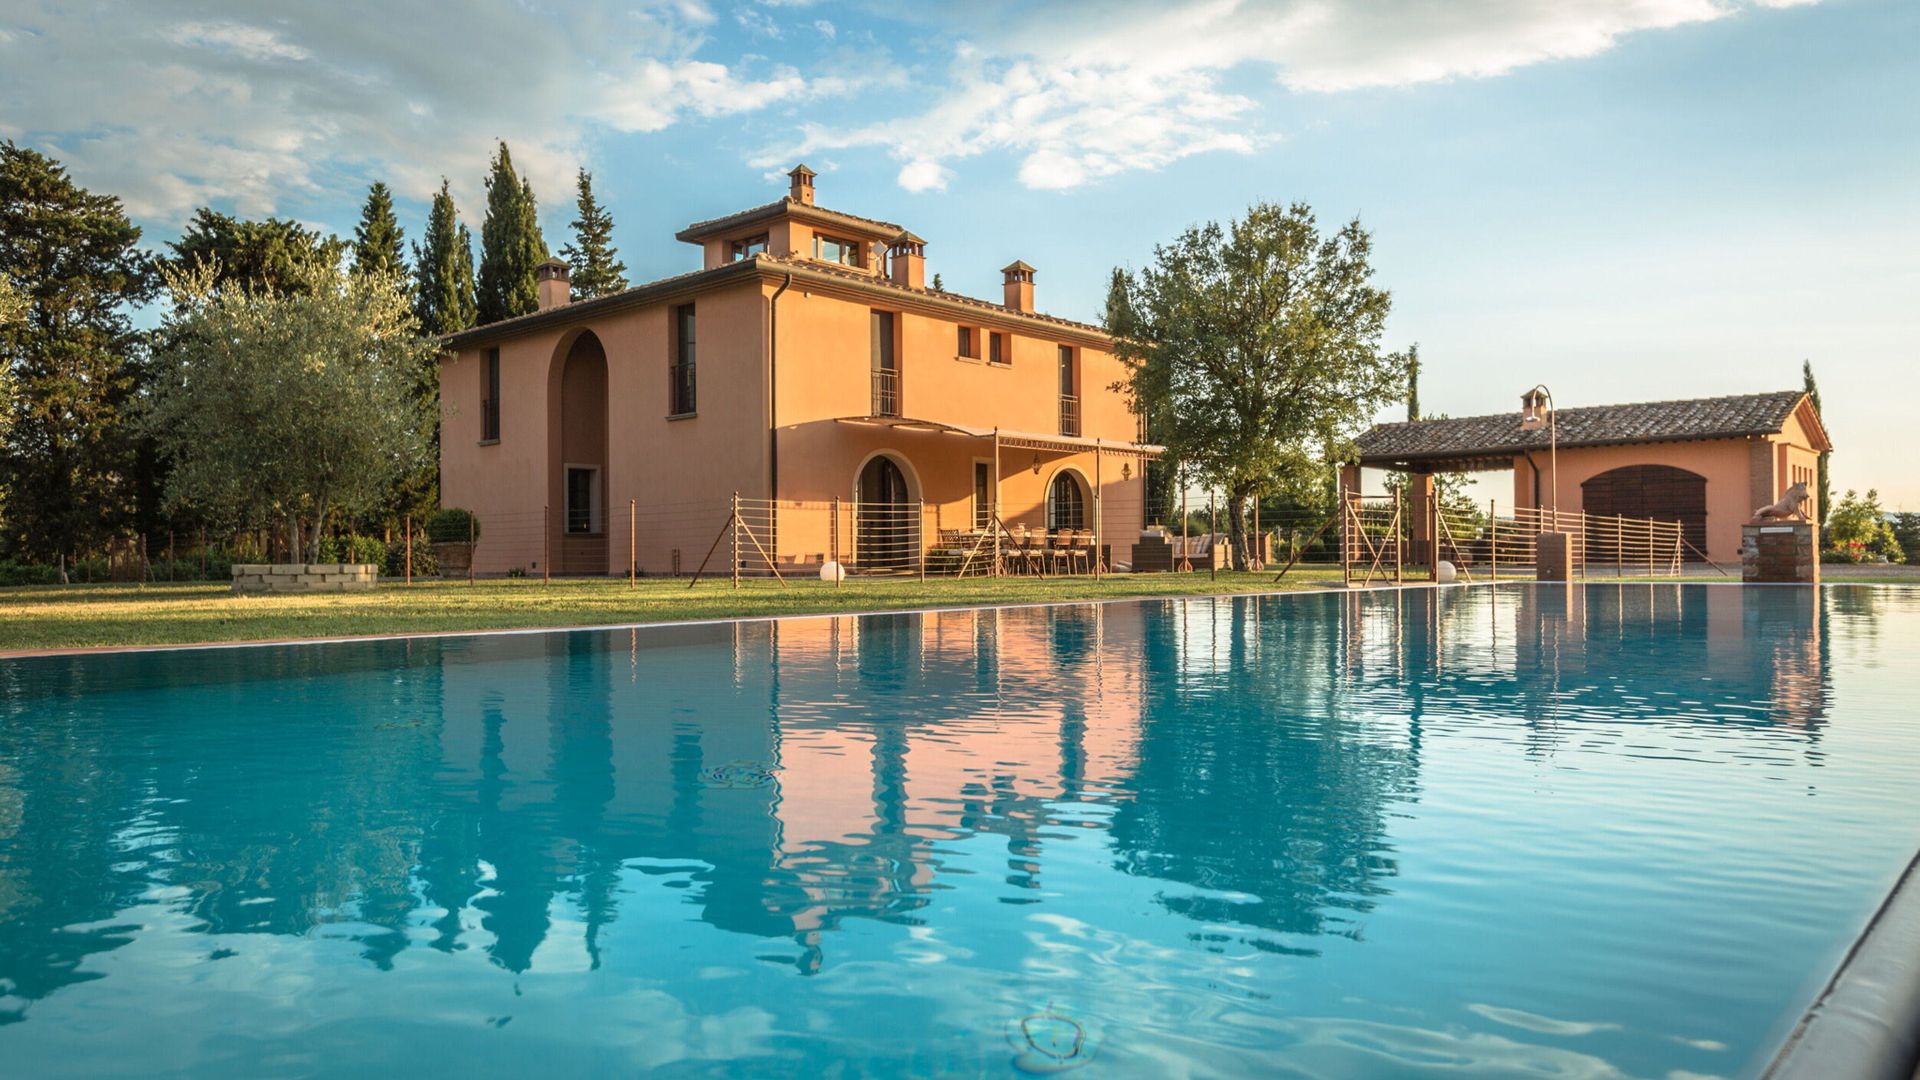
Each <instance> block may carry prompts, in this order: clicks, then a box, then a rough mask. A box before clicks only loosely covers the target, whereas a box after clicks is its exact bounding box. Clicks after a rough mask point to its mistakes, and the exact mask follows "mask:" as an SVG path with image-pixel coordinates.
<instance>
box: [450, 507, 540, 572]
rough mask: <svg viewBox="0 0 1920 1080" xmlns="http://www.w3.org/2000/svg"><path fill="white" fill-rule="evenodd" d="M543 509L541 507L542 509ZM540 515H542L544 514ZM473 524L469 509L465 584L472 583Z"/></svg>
mask: <svg viewBox="0 0 1920 1080" xmlns="http://www.w3.org/2000/svg"><path fill="white" fill-rule="evenodd" d="M544 509H545V508H544V507H542V510H543V511H544ZM541 516H542V517H544V516H545V514H544V513H543V514H542V515H541ZM473 526H474V522H473V514H472V512H471V511H469V512H468V514H467V584H469V585H471V584H473Z"/></svg>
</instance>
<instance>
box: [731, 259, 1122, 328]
mask: <svg viewBox="0 0 1920 1080" xmlns="http://www.w3.org/2000/svg"><path fill="white" fill-rule="evenodd" d="M760 258H762V259H764V260H766V261H767V262H771V263H775V264H778V265H781V266H792V267H797V268H799V269H802V270H811V271H813V272H814V273H817V274H824V275H826V276H828V277H836V278H844V279H846V280H847V281H850V282H853V283H855V284H859V285H870V286H873V287H875V288H880V289H889V290H892V291H894V292H901V293H906V294H908V295H910V296H924V297H927V298H929V299H932V300H945V301H948V302H949V303H955V304H963V305H965V306H967V307H972V308H979V309H981V310H982V311H991V312H993V313H994V314H996V315H1006V316H1010V317H1012V318H1016V319H1035V320H1038V321H1040V322H1044V323H1052V324H1054V325H1055V326H1065V327H1070V328H1072V329H1074V330H1078V331H1081V332H1082V333H1088V334H1099V335H1100V336H1101V337H1106V336H1107V332H1106V330H1105V329H1103V328H1102V327H1098V326H1095V325H1093V324H1092V323H1083V322H1075V321H1074V320H1072V319H1062V318H1060V317H1059V316H1057V315H1047V314H1043V313H1041V312H1038V311H1021V310H1020V309H1019V308H1011V307H1008V306H1007V305H1005V304H996V303H993V302H992V301H989V300H977V299H975V298H973V297H971V296H962V295H960V294H959V293H954V292H944V291H936V290H934V289H926V288H921V289H916V288H913V287H912V286H909V285H902V284H900V283H899V282H896V281H894V280H893V279H891V278H886V277H881V276H879V275H876V274H869V273H866V272H864V271H860V270H849V269H846V268H845V267H841V266H837V265H835V264H833V263H822V262H815V261H813V260H812V259H801V258H796V257H793V256H787V257H785V258H781V257H779V256H774V255H762V256H760Z"/></svg>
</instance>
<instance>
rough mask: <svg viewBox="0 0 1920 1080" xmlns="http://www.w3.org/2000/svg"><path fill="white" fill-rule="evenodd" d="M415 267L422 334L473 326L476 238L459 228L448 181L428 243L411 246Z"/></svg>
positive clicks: (438, 197)
mask: <svg viewBox="0 0 1920 1080" xmlns="http://www.w3.org/2000/svg"><path fill="white" fill-rule="evenodd" d="M413 265H414V272H415V278H414V288H413V312H414V317H415V318H417V319H419V320H420V330H421V332H422V333H425V334H428V335H432V336H438V335H441V334H451V333H454V332H455V331H458V330H465V329H466V328H467V327H469V326H472V325H473V321H474V318H475V316H476V309H475V307H474V299H473V234H472V233H470V232H468V231H467V227H466V226H465V225H462V224H460V214H459V212H458V211H457V210H456V209H455V208H454V205H453V194H452V192H451V191H449V190H448V188H447V182H446V181H445V180H441V181H440V190H439V191H438V192H436V193H435V194H434V196H433V207H432V209H431V210H430V211H429V212H428V214H427V232H426V237H425V243H424V244H415V245H413Z"/></svg>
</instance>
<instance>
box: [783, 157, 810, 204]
mask: <svg viewBox="0 0 1920 1080" xmlns="http://www.w3.org/2000/svg"><path fill="white" fill-rule="evenodd" d="M787 175H788V176H791V177H793V188H792V190H790V191H788V192H787V198H789V199H792V200H793V201H794V202H797V203H799V204H800V205H801V206H812V205H813V177H814V172H813V170H812V169H809V168H807V167H806V166H805V165H795V166H794V167H793V171H792V172H790V173H788V174H787Z"/></svg>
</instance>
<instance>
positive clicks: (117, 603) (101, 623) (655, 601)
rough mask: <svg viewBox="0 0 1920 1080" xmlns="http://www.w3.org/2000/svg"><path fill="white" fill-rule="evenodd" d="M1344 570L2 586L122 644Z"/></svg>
mask: <svg viewBox="0 0 1920 1080" xmlns="http://www.w3.org/2000/svg"><path fill="white" fill-rule="evenodd" d="M1339 579H1340V574H1339V571H1338V570H1337V569H1317V568H1316V569H1304V568H1299V567H1296V568H1295V569H1294V570H1293V571H1292V572H1290V573H1289V574H1287V576H1286V578H1285V579H1284V580H1283V581H1281V582H1279V583H1277V584H1276V583H1275V582H1274V580H1273V574H1272V573H1271V572H1266V573H1234V572H1223V573H1222V574H1221V575H1220V577H1219V579H1218V580H1210V579H1209V578H1208V576H1207V575H1206V574H1138V575H1133V574H1120V575H1115V576H1112V577H1107V578H1104V579H1102V580H1100V581H1094V580H1093V579H1092V578H1087V577H1072V578H1031V577H1020V578H964V579H960V580H953V579H933V580H929V581H926V582H924V583H923V582H920V581H918V580H911V579H909V580H897V579H896V580H864V581H848V582H847V583H846V584H844V585H842V586H841V587H839V588H835V587H834V586H832V585H829V584H826V583H824V582H821V581H818V580H809V581H796V582H794V583H792V584H791V585H790V586H789V587H787V588H784V589H783V588H781V587H780V586H779V585H778V584H776V583H774V582H773V581H770V580H768V581H761V580H756V581H752V582H748V583H743V584H742V586H741V588H740V589H739V591H738V592H736V591H734V590H733V589H731V588H729V587H728V585H727V582H726V581H725V580H724V579H722V580H719V581H702V582H700V584H699V585H697V586H695V587H694V588H692V589H689V588H688V587H687V583H686V581H685V580H684V579H683V580H679V581H674V580H667V579H655V580H642V581H641V582H640V583H639V584H638V585H637V586H634V587H631V588H630V587H629V586H628V585H627V583H626V582H625V581H619V580H606V579H567V580H558V581H554V582H552V583H551V584H543V583H541V582H540V581H539V580H537V579H492V580H483V581H480V582H478V583H476V584H473V585H469V584H467V583H466V582H440V581H430V582H421V583H417V584H413V585H401V584H387V583H382V584H381V585H379V586H378V587H376V588H375V589H373V590H372V591H370V592H362V593H317V594H305V595H301V594H288V595H279V596H259V595H252V596H235V595H234V594H233V592H232V590H230V589H229V588H228V587H227V586H225V585H221V584H208V583H196V584H181V585H165V584H152V585H68V586H58V585H54V586H27V587H22V588H11V589H0V653H5V652H20V651H32V650H40V649H68V648H88V647H99V646H116V645H192V644H202V643H207V642H219V641H273V640H283V639H292V638H326V637H347V636H352V635H356V634H432V633H444V632H448V631H456V630H505V629H523V628H536V627H544V626H596V625H610V624H621V623H644V622H666V621H669V620H675V619H715V618H737V617H752V616H764V615H825V614H833V613H836V612H847V611H883V610H894V609H901V608H921V607H945V606H964V605H970V604H1016V603H1044V602H1048V601H1060V600H1106V599H1118V598H1123V597H1152V596H1194V595H1203V594H1210V593H1241V592H1265V591H1272V590H1276V589H1299V588H1312V587H1316V586H1319V585H1323V584H1326V583H1328V582H1338V581H1339Z"/></svg>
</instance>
